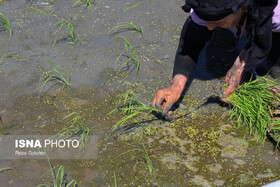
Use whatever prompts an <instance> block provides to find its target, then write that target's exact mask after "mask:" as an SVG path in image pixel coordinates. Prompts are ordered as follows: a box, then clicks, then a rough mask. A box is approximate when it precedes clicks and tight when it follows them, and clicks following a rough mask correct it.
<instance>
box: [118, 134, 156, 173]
mask: <svg viewBox="0 0 280 187" xmlns="http://www.w3.org/2000/svg"><path fill="white" fill-rule="evenodd" d="M141 145H142V149H138V148H137V149H131V150H128V151H126V152H123V153H121V154H119V155H117V156H116V157H115V159H116V158H118V157H121V156H124V155H127V154H128V153H131V152H140V153H141V154H140V155H137V156H133V157H132V158H133V159H135V160H138V161H137V162H136V164H135V165H134V166H133V169H134V170H135V168H136V167H137V165H139V164H145V165H146V166H147V168H148V170H149V174H150V175H152V173H153V163H152V160H151V159H150V156H149V154H148V151H147V149H146V147H145V145H144V142H143V139H141ZM137 158H138V159H137ZM139 158H140V159H139ZM140 160H142V161H140Z"/></svg>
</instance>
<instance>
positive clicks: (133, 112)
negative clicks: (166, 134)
mask: <svg viewBox="0 0 280 187" xmlns="http://www.w3.org/2000/svg"><path fill="white" fill-rule="evenodd" d="M118 97H119V101H118V103H117V106H118V108H116V109H114V110H112V111H111V112H109V113H108V114H107V115H111V114H112V113H115V112H117V111H119V112H121V114H123V115H124V116H123V117H122V118H121V120H119V121H118V122H117V123H116V124H115V125H114V126H113V128H112V130H113V131H115V130H117V129H118V128H120V127H122V126H124V124H125V123H126V122H128V121H130V122H131V123H134V124H139V123H140V121H141V119H145V117H146V116H148V115H150V114H151V113H152V112H160V110H158V109H156V108H153V107H149V106H145V105H144V103H142V102H141V101H140V100H139V99H138V98H137V97H136V96H135V94H134V93H133V92H128V93H124V94H121V95H119V96H118ZM137 117H138V118H137ZM139 117H140V119H139Z"/></svg>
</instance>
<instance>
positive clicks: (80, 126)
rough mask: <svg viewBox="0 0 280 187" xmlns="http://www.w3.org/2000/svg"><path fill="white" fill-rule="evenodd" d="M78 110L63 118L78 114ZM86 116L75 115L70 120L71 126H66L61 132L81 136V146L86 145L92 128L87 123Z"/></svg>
mask: <svg viewBox="0 0 280 187" xmlns="http://www.w3.org/2000/svg"><path fill="white" fill-rule="evenodd" d="M76 114H77V113H76V112H72V113H71V114H69V115H67V116H66V117H64V118H63V119H67V118H69V117H71V116H74V115H76ZM85 121H86V120H85V118H83V117H82V116H75V117H73V118H72V119H71V120H70V121H68V124H70V125H69V126H67V127H66V128H64V129H62V130H61V131H60V132H59V134H61V135H71V136H79V137H80V138H79V140H80V142H81V146H82V147H84V146H85V140H86V138H87V136H88V135H89V132H90V129H89V127H88V126H87V125H86V124H85Z"/></svg>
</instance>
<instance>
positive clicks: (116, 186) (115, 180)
mask: <svg viewBox="0 0 280 187" xmlns="http://www.w3.org/2000/svg"><path fill="white" fill-rule="evenodd" d="M114 184H115V187H118V183H117V177H116V172H114Z"/></svg>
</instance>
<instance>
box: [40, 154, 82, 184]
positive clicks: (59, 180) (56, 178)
mask: <svg viewBox="0 0 280 187" xmlns="http://www.w3.org/2000/svg"><path fill="white" fill-rule="evenodd" d="M47 158H48V163H49V166H50V172H51V177H52V182H50V183H49V184H39V185H38V186H37V187H40V186H47V187H71V186H72V187H76V186H77V181H76V180H75V179H73V180H71V181H70V182H69V183H68V181H67V179H66V177H67V174H65V173H64V166H63V165H60V166H59V167H58V169H57V171H55V168H54V167H53V165H52V163H51V161H50V159H49V157H48V156H47ZM47 173H48V172H47ZM43 176H44V175H43ZM43 176H42V177H43Z"/></svg>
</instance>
